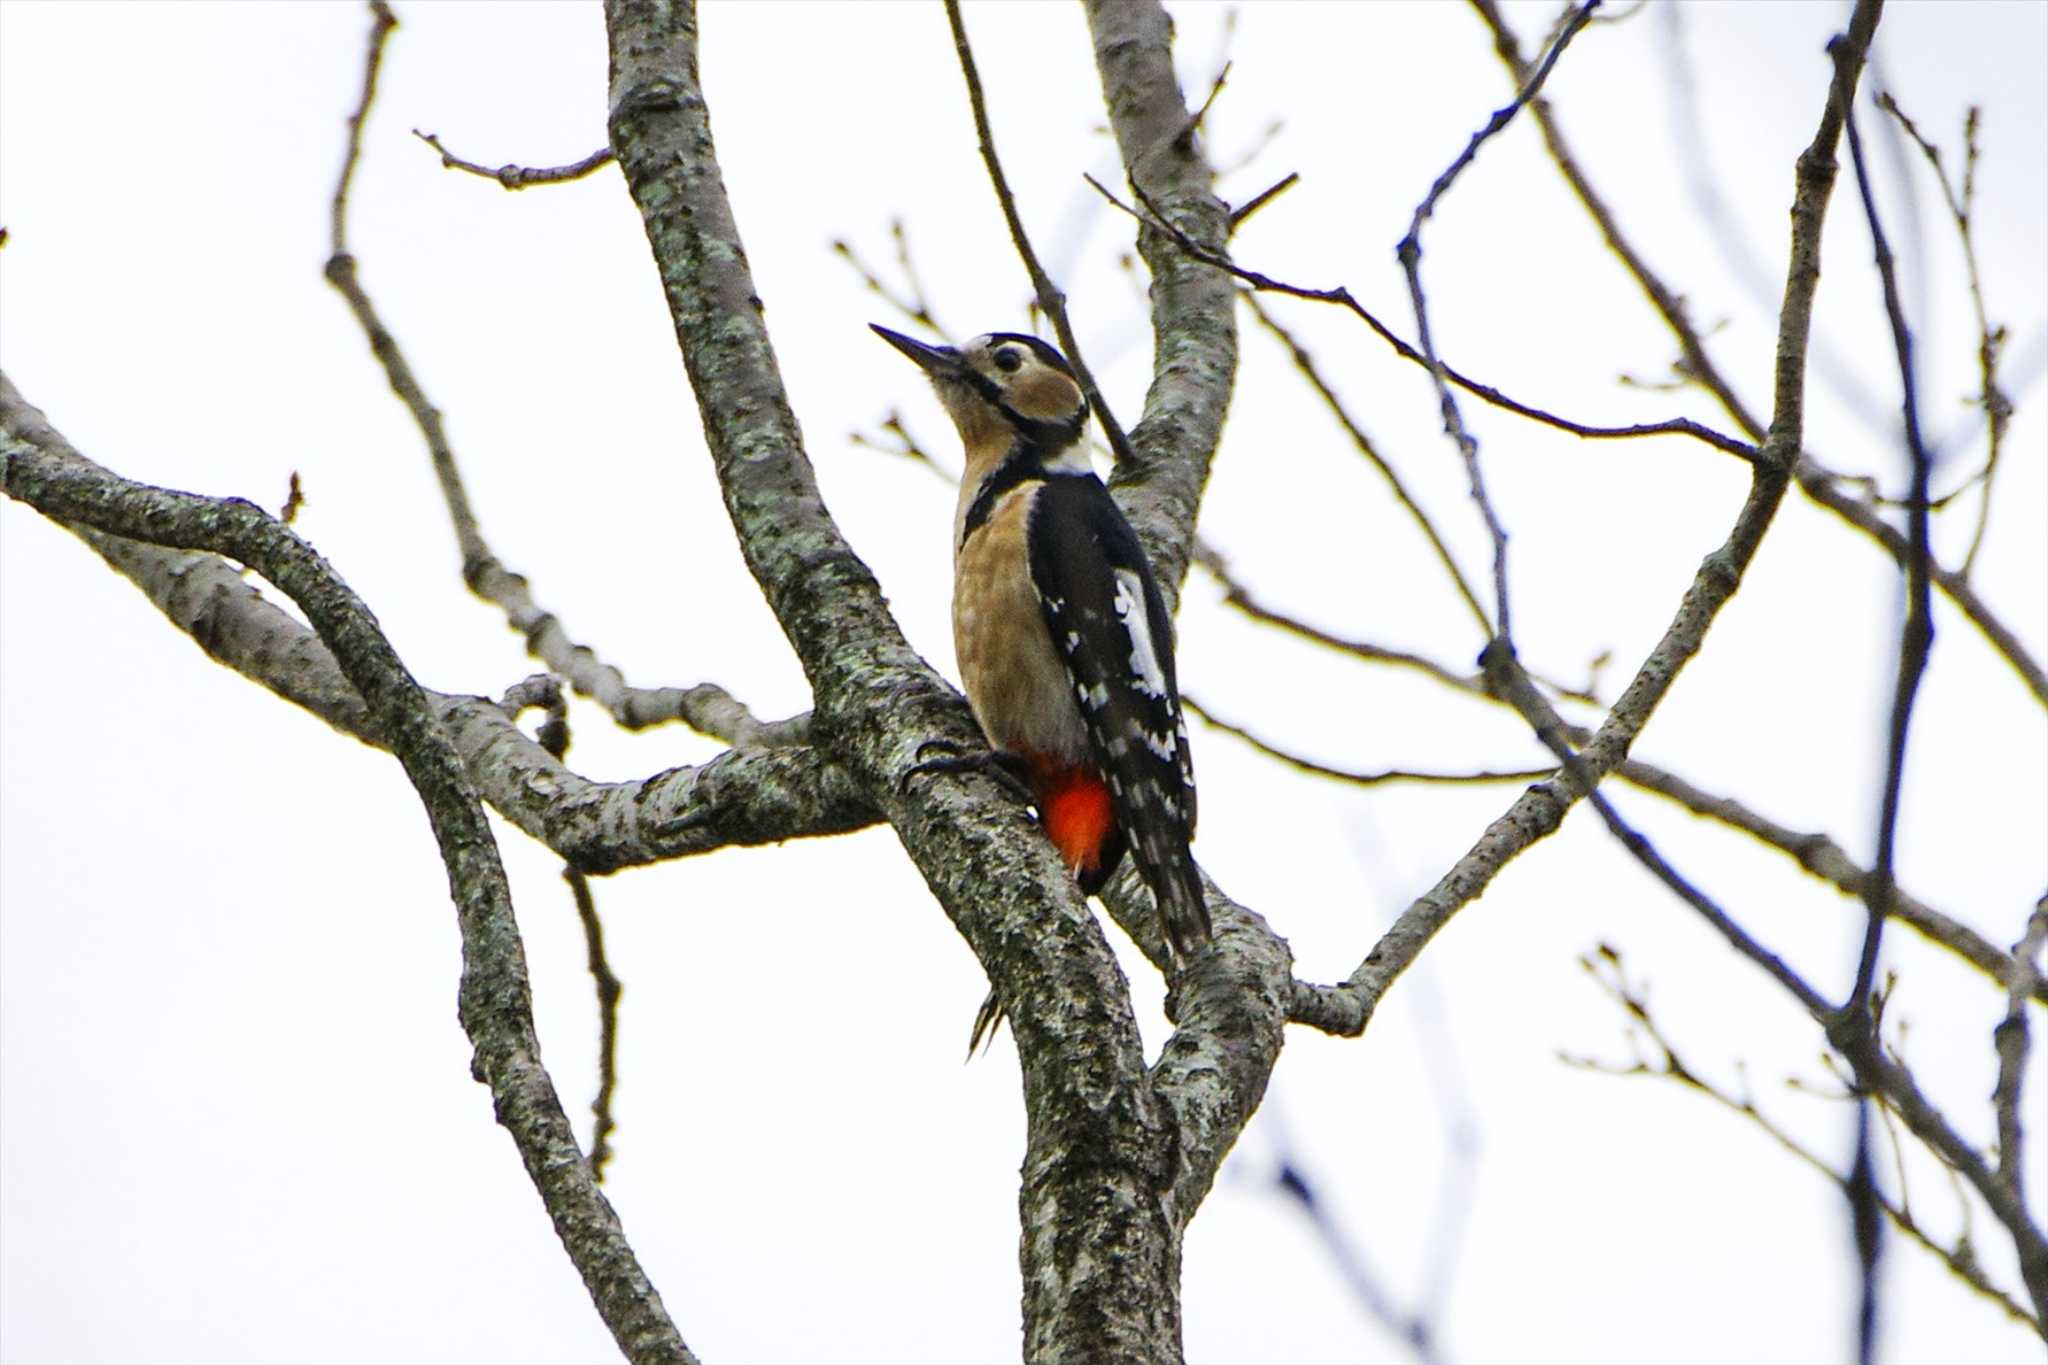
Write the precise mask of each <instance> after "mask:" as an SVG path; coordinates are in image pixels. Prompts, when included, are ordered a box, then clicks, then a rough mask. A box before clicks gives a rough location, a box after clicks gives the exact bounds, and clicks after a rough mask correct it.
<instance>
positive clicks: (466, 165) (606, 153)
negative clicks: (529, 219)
mask: <svg viewBox="0 0 2048 1365" xmlns="http://www.w3.org/2000/svg"><path fill="white" fill-rule="evenodd" d="M412 135H413V136H414V137H416V138H418V139H419V140H420V141H422V142H424V143H426V144H427V145H428V146H429V147H432V148H433V149H434V150H435V151H437V152H439V153H440V154H441V165H442V166H443V167H444V168H446V169H448V170H451V171H467V172H468V173H469V174H471V175H478V176H482V177H483V178H484V179H486V180H495V181H497V182H498V183H499V184H500V185H503V186H504V187H505V188H506V189H508V190H523V189H525V188H527V187H528V186H530V185H560V184H564V183H566V182H568V181H571V180H581V179H582V178H583V177H584V176H586V175H589V174H590V173H591V172H593V171H597V170H601V169H603V168H604V167H606V166H609V165H611V164H612V163H613V162H614V161H617V160H618V158H617V157H616V156H614V155H613V154H612V149H611V148H609V147H600V148H598V149H597V150H596V151H594V152H592V153H591V154H590V155H589V156H586V157H584V158H583V159H582V160H581V161H572V162H570V163H569V164H568V165H566V166H517V165H504V166H499V167H498V168H496V169H495V170H494V169H492V168H491V167H489V166H484V165H479V164H478V163H476V162H474V161H464V160H463V159H462V158H461V157H459V156H457V155H455V153H453V152H451V151H449V150H448V149H447V148H446V147H443V146H442V145H441V139H440V138H439V137H438V136H436V135H435V134H433V133H423V132H421V131H420V130H419V129H417V128H415V129H413V130H412Z"/></svg>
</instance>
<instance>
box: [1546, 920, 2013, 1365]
mask: <svg viewBox="0 0 2048 1365" xmlns="http://www.w3.org/2000/svg"><path fill="white" fill-rule="evenodd" d="M1579 965H1580V966H1582V967H1584V968H1585V969H1586V972H1587V973H1588V975H1590V976H1592V978H1593V979H1594V981H1595V983H1596V984H1597V985H1598V986H1599V988H1600V989H1601V990H1602V991H1603V992H1604V993H1605V994H1606V995H1607V996H1608V997H1609V998H1611V999H1612V1000H1614V1002H1615V1003H1616V1004H1618V1005H1620V1006H1621V1007H1622V1009H1623V1010H1624V1011H1626V1012H1627V1014H1628V1016H1629V1019H1630V1022H1631V1024H1632V1025H1633V1026H1634V1035H1635V1036H1636V1037H1638V1038H1640V1039H1641V1040H1643V1041H1647V1042H1649V1043H1650V1044H1652V1045H1653V1046H1654V1047H1655V1048H1656V1055H1654V1056H1651V1057H1647V1058H1646V1057H1644V1056H1642V1054H1641V1050H1640V1048H1638V1050H1637V1060H1636V1061H1635V1063H1634V1064H1633V1065H1629V1066H1616V1065H1613V1064H1611V1063H1606V1062H1599V1061H1595V1060H1592V1059H1591V1058H1586V1057H1577V1056H1570V1055H1565V1056H1562V1057H1561V1059H1560V1060H1562V1061H1563V1062H1564V1063H1565V1064H1566V1065H1567V1066H1572V1067H1576V1068H1578V1069H1580V1070H1582V1071H1595V1072H1599V1073H1601V1074H1603V1075H1609V1076H1624V1077H1626V1076H1650V1077H1655V1078H1659V1079H1663V1080H1669V1081H1675V1082H1676V1083H1678V1084H1679V1085H1682V1086H1684V1087H1685V1088H1686V1089H1688V1090H1691V1091H1693V1092H1694V1093H1695V1094H1699V1095H1704V1096H1705V1097H1706V1098H1708V1099H1710V1100H1712V1101H1713V1102H1714V1103H1716V1104H1718V1105H1720V1106H1721V1107H1722V1108H1724V1109H1726V1110H1728V1111H1729V1112H1730V1113H1733V1114H1737V1115H1739V1116H1741V1117H1742V1118H1745V1119H1747V1120H1749V1122H1751V1123H1753V1124H1755V1125H1756V1126H1757V1128H1758V1129H1760V1130H1761V1131H1762V1132H1764V1133H1765V1134H1766V1135H1768V1136H1769V1137H1770V1138H1771V1140H1772V1141H1774V1142H1776V1143H1777V1144H1778V1145H1779V1146H1780V1147H1782V1148H1784V1149H1785V1151H1787V1152H1789V1153H1790V1154H1791V1155H1792V1156H1794V1157H1796V1158H1798V1159H1799V1160H1800V1161H1802V1162H1804V1163H1805V1164H1806V1165H1807V1166H1809V1167H1811V1168H1812V1169H1814V1170H1816V1171H1818V1172H1820V1173H1821V1174H1822V1175H1824V1176H1826V1177H1827V1178H1828V1179H1829V1180H1830V1181H1832V1182H1833V1183H1834V1185H1835V1186H1836V1188H1838V1189H1840V1190H1843V1191H1844V1192H1845V1193H1846V1192H1847V1191H1848V1189H1849V1185H1850V1180H1851V1177H1850V1176H1848V1175H1844V1174H1842V1173H1841V1172H1839V1171H1837V1170H1836V1169H1835V1168H1834V1167H1833V1166H1832V1165H1831V1164H1829V1162H1828V1161H1827V1160H1826V1159H1825V1158H1823V1157H1821V1156H1820V1155H1819V1154H1817V1153H1815V1152H1814V1151H1813V1150H1811V1149H1810V1148H1808V1147H1806V1146H1804V1145H1803V1144H1801V1143H1800V1142H1799V1140H1798V1139H1797V1138H1795V1137H1793V1136H1792V1135H1791V1133H1790V1132H1788V1131H1787V1130H1786V1129H1785V1128H1783V1127H1782V1126H1780V1125H1779V1124H1778V1123H1777V1122H1775V1121H1774V1120H1772V1119H1771V1118H1770V1117H1769V1116H1768V1115H1766V1114H1765V1113H1764V1112H1763V1111H1762V1110H1761V1109H1759V1108H1758V1107H1757V1105H1756V1102H1755V1101H1754V1100H1753V1099H1751V1098H1750V1096H1749V1095H1748V1094H1747V1093H1746V1092H1747V1087H1745V1093H1743V1094H1742V1095H1740V1096H1737V1095H1734V1094H1731V1093H1729V1092H1728V1091H1727V1090H1724V1089H1722V1088H1721V1087H1720V1086H1717V1085H1715V1084H1714V1083H1713V1082H1712V1081H1709V1080H1708V1079H1707V1078H1706V1077H1705V1075H1704V1074H1703V1073H1702V1072H1701V1071H1700V1070H1699V1069H1698V1068H1696V1067H1694V1066H1691V1065H1689V1064H1688V1063H1687V1062H1685V1061H1684V1060H1683V1059H1681V1058H1680V1057H1679V1055H1678V1052H1677V1049H1676V1048H1675V1047H1674V1046H1673V1045H1672V1043H1671V1040H1670V1039H1669V1038H1668V1037H1666V1036H1665V1034H1664V1032H1663V1030H1662V1029H1661V1028H1660V1027H1659V1026H1658V1024H1657V1021H1656V1019H1655V1017H1654V1016H1653V1015H1652V1014H1651V1013H1650V1008H1649V999H1648V996H1647V994H1646V993H1644V992H1642V991H1640V990H1637V989H1635V988H1632V987H1630V985H1629V984H1628V980H1627V977H1626V975H1625V974H1624V972H1623V970H1622V963H1621V954H1620V953H1619V952H1617V951H1616V950H1615V949H1613V948H1611V947H1609V946H1607V945H1606V944H1602V945H1601V946H1600V948H1599V949H1598V950H1597V951H1596V952H1595V953H1592V954H1588V955H1587V956H1584V957H1581V958H1580V959H1579ZM1881 1112H1885V1113H1889V1111H1888V1110H1881ZM1877 1197H1878V1207H1879V1208H1880V1210H1881V1211H1882V1213H1883V1215H1884V1216H1885V1217H1886V1218H1888V1219H1889V1220H1890V1221H1891V1224H1892V1226H1893V1227H1895V1228H1897V1229H1898V1230H1899V1231H1900V1232H1902V1233H1904V1234H1905V1235H1906V1236H1907V1237H1909V1238H1910V1239H1912V1240H1913V1241H1914V1242H1916V1243H1917V1244H1919V1246H1920V1247H1921V1248H1922V1249H1924V1250H1926V1251H1928V1252H1930V1253H1932V1254H1933V1255H1934V1256H1935V1257H1937V1258H1938V1259H1939V1260H1940V1261H1941V1263H1942V1264H1943V1265H1944V1266H1946V1267H1947V1268H1948V1270H1949V1272H1950V1273H1951V1274H1953V1275H1954V1276H1955V1277H1956V1278H1957V1279H1959V1280H1961V1281H1962V1282H1963V1283H1964V1284H1967V1285H1968V1286H1969V1287H1970V1288H1971V1289H1973V1290H1975V1291H1976V1292H1977V1293H1979V1294H1981V1295H1983V1296H1984V1297H1985V1298H1987V1299H1989V1300H1991V1301H1992V1302H1993V1303H1996V1304H1997V1305H1998V1306H1999V1307H2001V1308H2003V1309H2004V1310H2005V1311H2006V1313H2007V1314H2008V1315H2009V1316H2011V1317H2012V1318H2013V1320H2014V1321H2016V1322H2020V1323H2024V1324H2025V1325H2026V1326H2028V1327H2031V1328H2032V1329H2034V1330H2035V1331H2036V1332H2039V1331H2040V1330H2041V1323H2040V1320H2039V1319H2037V1318H2036V1317H2035V1316H2034V1315H2033V1314H2032V1313H2029V1312H2028V1311H2027V1310H2026V1309H2025V1308H2024V1307H2022V1306H2021V1305H2020V1304H2019V1303H2018V1302H2016V1301H2015V1300H2014V1299H2013V1298H2012V1296H2011V1295H2009V1294H2007V1293H2006V1292H2005V1291H2004V1290H2002V1289H2000V1288H1999V1287H1998V1286H1997V1285H1995V1284H1993V1283H1992V1282H1991V1280H1990V1279H1989V1278H1988V1277H1987V1276H1986V1275H1985V1274H1984V1270H1983V1267H1982V1266H1980V1265H1979V1264H1978V1263H1977V1258H1976V1256H1975V1255H1974V1254H1973V1253H1972V1252H1971V1250H1970V1238H1969V1234H1968V1229H1967V1224H1966V1226H1965V1231H1964V1233H1963V1235H1962V1236H1961V1237H1960V1238H1958V1239H1957V1241H1956V1243H1955V1244H1954V1245H1953V1246H1943V1245H1941V1244H1940V1243H1938V1242H1936V1241H1935V1240H1934V1239H1933V1238H1932V1237H1930V1236H1929V1235H1928V1234H1927V1232H1926V1231H1925V1229H1923V1228H1921V1227H1920V1225H1919V1224H1918V1223H1917V1222H1915V1221H1914V1219H1913V1215H1912V1212H1911V1209H1910V1207H1909V1206H1908V1205H1907V1204H1906V1203H1905V1202H1904V1200H1903V1199H1902V1200H1901V1201H1900V1202H1899V1203H1897V1204H1893V1203H1892V1202H1891V1201H1890V1200H1887V1199H1885V1198H1884V1196H1883V1194H1882V1192H1880V1193H1879V1194H1878V1196H1877ZM1958 1200H1959V1202H1961V1203H1962V1208H1963V1211H1964V1215H1965V1217H1966V1218H1967V1216H1968V1212H1969V1205H1968V1203H1967V1202H1964V1201H1962V1200H1961V1195H1960V1191H1959V1192H1958Z"/></svg>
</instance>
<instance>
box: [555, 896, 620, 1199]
mask: <svg viewBox="0 0 2048 1365" xmlns="http://www.w3.org/2000/svg"><path fill="white" fill-rule="evenodd" d="M562 880H563V881H565V882H567V883H569V894H570V895H571V896H573V897H574V898H575V901H576V918H577V919H578V920H580V921H581V922H582V924H583V945H584V949H585V952H586V955H587V956H588V959H589V962H590V977H591V980H592V981H593V982H594V983H595V984H596V986H597V1019H598V1043H597V1098H596V1099H594V1100H592V1101H591V1102H590V1114H591V1124H590V1174H591V1178H592V1179H594V1180H596V1181H597V1182H598V1183H599V1184H602V1183H603V1182H604V1168H605V1163H606V1162H608V1161H610V1160H611V1156H612V1144H611V1136H612V1133H613V1131H614V1130H615V1129H616V1128H617V1127H618V1124H616V1123H615V1122H613V1120H612V1096H613V1095H614V1094H616V1093H617V1091H618V1085H619V997H620V996H621V995H623V994H624V993H625V989H626V988H625V987H624V986H622V985H620V984H619V978H618V977H616V976H614V975H613V974H612V967H611V963H610V961H608V960H607V959H606V957H605V953H604V923H603V921H601V920H600V919H598V917H597V899H596V898H595V897H594V896H592V895H591V894H590V878H588V877H586V876H584V875H583V874H582V873H581V872H578V871H577V870H576V869H575V868H573V867H565V868H563V869H562Z"/></svg>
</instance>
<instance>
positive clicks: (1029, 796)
mask: <svg viewBox="0 0 2048 1365" xmlns="http://www.w3.org/2000/svg"><path fill="white" fill-rule="evenodd" d="M933 750H942V751H945V752H943V753H942V755H941V756H940V757H938V758H926V757H925V755H926V754H928V753H931V752H932V751H933ZM925 773H982V774H985V775H986V776H989V777H992V778H994V779H995V780H996V781H998V782H1000V783H1002V784H1003V785H1004V786H1005V787H1007V788H1009V789H1010V791H1011V793H1012V794H1014V795H1015V796H1016V798H1017V799H1018V800H1019V801H1022V802H1023V803H1024V804H1025V805H1027V806H1035V805H1037V804H1038V794H1037V793H1036V792H1035V791H1033V790H1032V789H1031V782H1030V779H1029V778H1028V776H1027V775H1026V773H1027V770H1026V768H1025V767H1024V761H1023V760H1022V759H1020V758H1018V757H1017V755H1015V754H1007V753H1004V752H1003V751H1002V750H1000V749H971V750H970V749H963V748H962V747H961V746H960V745H957V744H955V743H953V742H952V741H951V740H947V739H933V740H927V741H925V742H924V743H923V744H920V745H918V746H917V762H915V763H913V764H911V765H910V766H909V767H908V768H906V769H904V771H903V778H902V780H901V781H900V782H898V783H897V790H899V791H908V790H910V779H911V778H913V777H918V776H921V775H923V774H925Z"/></svg>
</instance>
